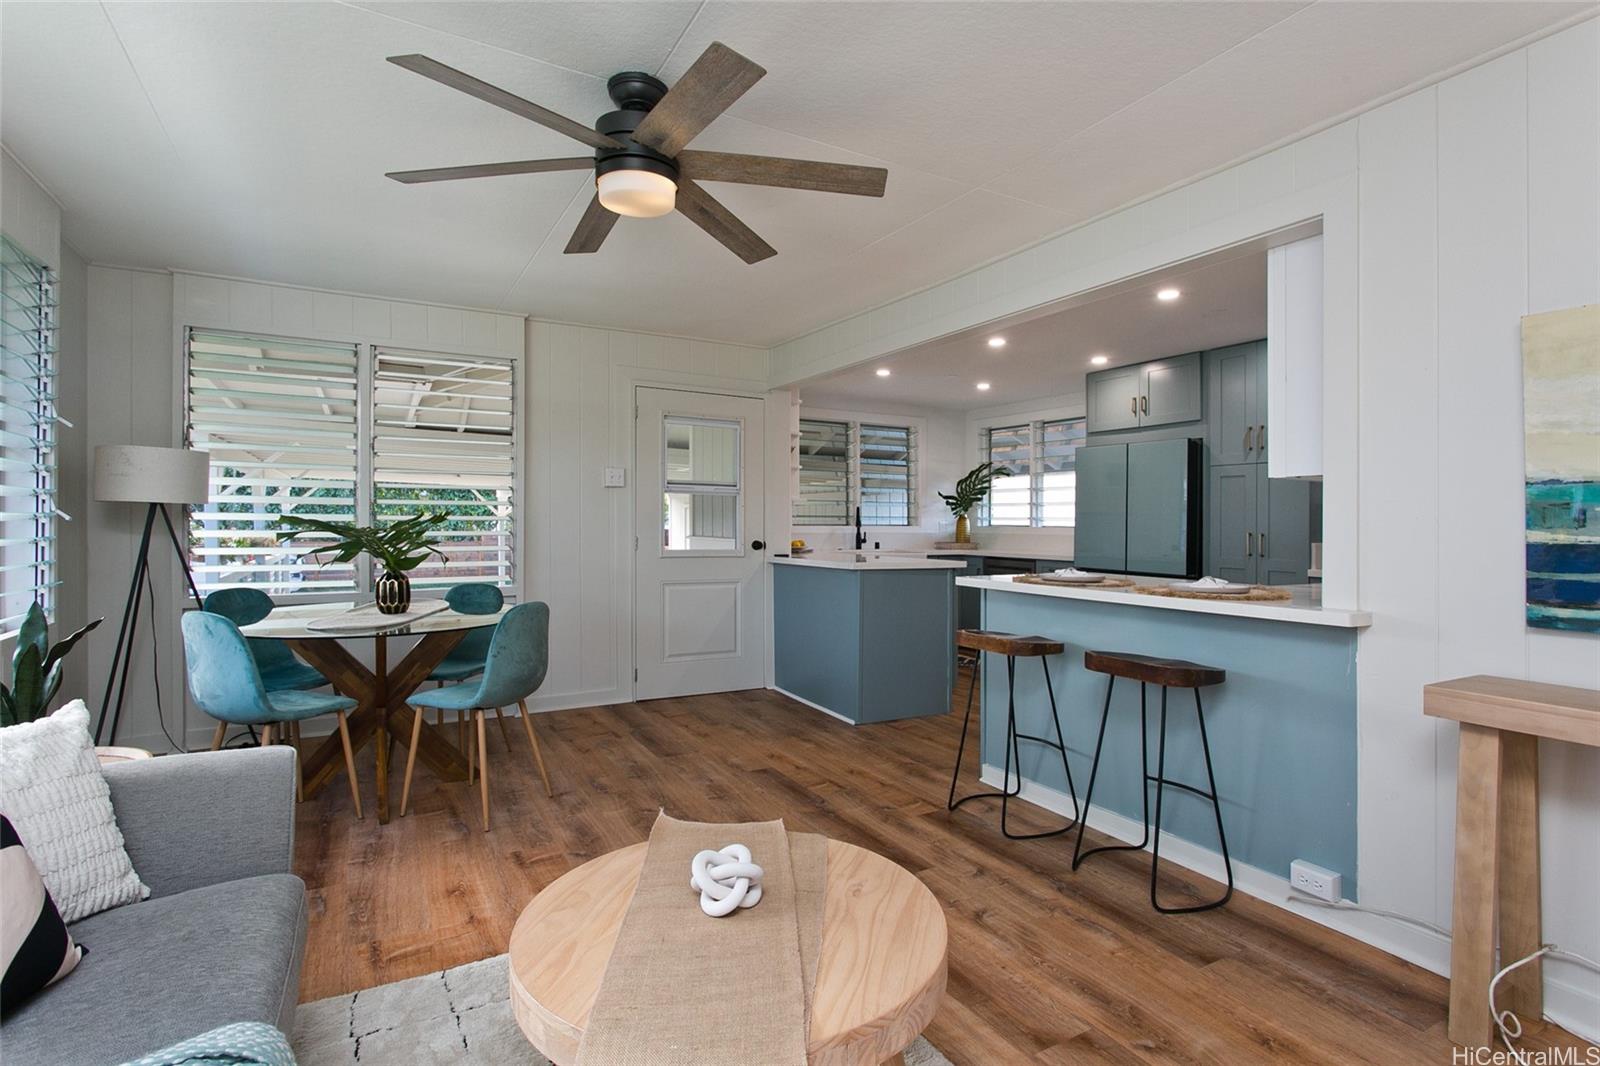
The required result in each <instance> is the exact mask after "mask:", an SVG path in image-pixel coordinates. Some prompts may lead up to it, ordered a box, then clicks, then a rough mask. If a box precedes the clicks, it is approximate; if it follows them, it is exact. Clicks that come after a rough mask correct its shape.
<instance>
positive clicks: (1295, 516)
mask: <svg viewBox="0 0 1600 1066" xmlns="http://www.w3.org/2000/svg"><path fill="white" fill-rule="evenodd" d="M1209 488H1210V492H1209V496H1210V503H1209V505H1208V507H1209V511H1210V518H1209V520H1208V523H1207V530H1206V532H1207V536H1206V561H1207V565H1206V573H1207V574H1209V575H1211V576H1213V577H1220V578H1223V579H1224V580H1227V581H1246V582H1251V583H1253V584H1261V585H1303V584H1305V583H1306V581H1307V580H1308V578H1307V576H1306V571H1307V570H1308V569H1309V568H1310V566H1311V538H1312V531H1311V483H1310V482H1307V481H1301V480H1297V479H1293V478H1269V477H1267V468H1266V465H1265V464H1263V463H1238V464H1235V465H1232V466H1213V467H1212V468H1211V477H1210V486H1209Z"/></svg>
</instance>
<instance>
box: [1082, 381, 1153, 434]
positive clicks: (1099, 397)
mask: <svg viewBox="0 0 1600 1066" xmlns="http://www.w3.org/2000/svg"><path fill="white" fill-rule="evenodd" d="M1142 381H1143V373H1142V372H1141V370H1140V368H1139V367H1136V366H1126V367H1118V368H1117V369H1115V370H1100V371H1096V372H1095V373H1093V374H1090V375H1088V377H1087V378H1086V380H1085V386H1086V390H1087V396H1086V397H1085V403H1084V411H1085V415H1086V423H1087V425H1086V428H1087V431H1088V432H1090V433H1104V432H1106V431H1108V430H1116V429H1137V428H1138V427H1139V391H1140V386H1141V384H1142Z"/></svg>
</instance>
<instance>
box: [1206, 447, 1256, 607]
mask: <svg viewBox="0 0 1600 1066" xmlns="http://www.w3.org/2000/svg"><path fill="white" fill-rule="evenodd" d="M1259 469H1260V467H1259V466H1258V465H1257V464H1255V463H1240V464H1236V465H1233V466H1213V467H1212V468H1211V478H1210V481H1211V484H1210V492H1209V493H1208V495H1209V498H1210V502H1209V504H1208V505H1207V507H1208V510H1209V512H1210V519H1209V521H1208V523H1207V530H1206V559H1207V565H1206V574H1207V575H1208V576H1210V577H1220V578H1222V579H1223V580H1224V581H1244V582H1254V581H1255V580H1256V548H1255V531H1256V491H1257V488H1258V486H1257V478H1256V471H1257V470H1259Z"/></svg>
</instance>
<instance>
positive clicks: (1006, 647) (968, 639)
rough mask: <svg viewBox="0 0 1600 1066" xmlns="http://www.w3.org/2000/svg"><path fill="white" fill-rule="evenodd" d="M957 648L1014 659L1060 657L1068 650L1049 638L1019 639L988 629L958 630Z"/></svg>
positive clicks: (1015, 636)
mask: <svg viewBox="0 0 1600 1066" xmlns="http://www.w3.org/2000/svg"><path fill="white" fill-rule="evenodd" d="M956 647H958V648H971V649H972V650H973V651H987V652H993V653H994V654H996V655H1009V656H1012V657H1014V658H1020V657H1024V656H1028V657H1034V656H1040V655H1060V654H1061V653H1062V652H1063V651H1065V650H1066V645H1064V644H1062V643H1061V642H1060V641H1059V640H1051V639H1050V638H1049V637H1019V636H1017V634H1015V633H996V632H993V631H992V630H988V629H959V630H957V631H956Z"/></svg>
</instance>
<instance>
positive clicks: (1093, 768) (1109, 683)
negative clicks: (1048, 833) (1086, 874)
mask: <svg viewBox="0 0 1600 1066" xmlns="http://www.w3.org/2000/svg"><path fill="white" fill-rule="evenodd" d="M1116 684H1117V678H1116V675H1115V674H1110V675H1107V677H1106V705H1105V708H1104V709H1103V710H1101V712H1100V737H1099V739H1098V740H1096V741H1095V744H1094V762H1093V763H1092V764H1091V765H1090V767H1089V791H1088V792H1086V793H1084V796H1083V814H1082V816H1081V817H1080V818H1079V819H1078V842H1077V844H1075V845H1074V846H1073V849H1072V868H1073V869H1074V870H1076V869H1077V868H1078V867H1079V866H1081V865H1082V864H1083V860H1084V859H1087V858H1088V857H1089V856H1091V855H1097V854H1099V853H1100V852H1102V851H1143V850H1144V849H1145V848H1146V847H1147V846H1148V845H1149V843H1150V790H1149V788H1148V787H1146V786H1145V784H1144V783H1145V782H1147V781H1148V780H1149V777H1150V755H1149V750H1148V747H1149V746H1148V745H1147V744H1146V743H1145V732H1146V723H1145V703H1144V683H1143V682H1140V683H1139V770H1140V774H1139V780H1140V782H1141V788H1140V796H1141V799H1142V801H1143V804H1144V839H1143V840H1141V841H1139V843H1137V844H1102V845H1100V846H1099V847H1097V848H1090V849H1089V850H1088V851H1084V850H1083V830H1084V827H1085V826H1087V825H1088V824H1089V808H1090V805H1091V804H1092V803H1093V800H1094V780H1095V777H1096V776H1097V775H1098V774H1099V772H1100V749H1101V748H1103V747H1104V746H1105V742H1106V720H1107V719H1108V718H1109V717H1110V716H1111V692H1112V689H1114V688H1115V687H1116Z"/></svg>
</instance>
